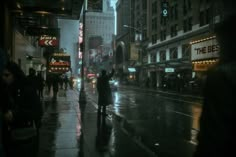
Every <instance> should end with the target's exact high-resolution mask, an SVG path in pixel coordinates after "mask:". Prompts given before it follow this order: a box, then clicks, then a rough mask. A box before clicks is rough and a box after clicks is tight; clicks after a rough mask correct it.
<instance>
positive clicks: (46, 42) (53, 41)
mask: <svg viewBox="0 0 236 157" xmlns="http://www.w3.org/2000/svg"><path fill="white" fill-rule="evenodd" d="M58 43H59V41H58V38H57V37H53V36H40V38H39V46H53V47H54V46H58Z"/></svg>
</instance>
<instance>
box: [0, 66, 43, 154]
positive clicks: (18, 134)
mask: <svg viewBox="0 0 236 157" xmlns="http://www.w3.org/2000/svg"><path fill="white" fill-rule="evenodd" d="M1 79H2V85H1V86H2V88H1V90H3V91H4V92H2V94H1V104H3V105H4V106H3V115H4V123H3V125H4V126H3V128H4V130H3V141H4V148H5V150H6V156H7V157H16V156H24V157H35V156H36V153H37V146H38V144H37V143H38V141H37V128H36V126H35V125H36V124H35V120H36V119H40V117H41V116H42V110H41V105H40V100H39V99H38V96H37V94H36V91H35V89H33V88H32V86H31V84H30V83H28V81H27V79H26V76H25V74H24V73H23V71H22V70H21V69H20V67H19V66H18V65H17V64H15V63H13V62H9V63H7V65H6V66H5V68H4V70H3V73H2V75H1Z"/></svg>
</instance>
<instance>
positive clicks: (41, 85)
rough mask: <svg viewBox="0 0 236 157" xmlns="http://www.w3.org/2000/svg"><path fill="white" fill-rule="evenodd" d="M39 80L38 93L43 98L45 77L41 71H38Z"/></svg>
mask: <svg viewBox="0 0 236 157" xmlns="http://www.w3.org/2000/svg"><path fill="white" fill-rule="evenodd" d="M37 81H38V87H37V91H38V95H39V97H40V98H43V88H44V79H43V77H42V73H41V72H38V74H37Z"/></svg>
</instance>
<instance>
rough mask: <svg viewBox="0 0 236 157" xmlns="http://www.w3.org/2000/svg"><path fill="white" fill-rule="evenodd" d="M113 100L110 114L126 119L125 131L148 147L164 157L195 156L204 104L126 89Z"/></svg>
mask: <svg viewBox="0 0 236 157" xmlns="http://www.w3.org/2000/svg"><path fill="white" fill-rule="evenodd" d="M93 93H94V92H93ZM113 98H114V105H113V106H110V108H109V109H110V111H111V112H112V113H114V114H115V115H118V116H121V117H124V118H125V119H126V121H125V123H124V125H123V127H124V128H125V130H126V131H127V132H128V133H129V134H130V135H131V136H134V137H135V139H137V140H138V141H139V142H140V143H142V144H143V145H144V146H145V147H148V149H150V150H151V151H152V152H154V153H155V154H156V155H158V156H161V157H166V156H171V157H175V156H176V157H177V156H181V157H190V156H192V153H193V151H194V148H195V145H196V135H197V133H198V130H199V126H198V120H199V117H200V114H201V102H198V101H196V102H195V101H194V100H193V101H191V100H184V99H181V98H179V97H176V98H174V97H172V98H169V97H166V96H165V97H163V96H160V95H159V94H156V93H153V92H152V93H150V92H149V93H148V92H147V93H145V92H143V91H142V92H139V91H137V90H136V91H135V90H124V89H120V90H119V91H118V92H114V93H113ZM93 100H94V101H95V102H96V95H94V99H93Z"/></svg>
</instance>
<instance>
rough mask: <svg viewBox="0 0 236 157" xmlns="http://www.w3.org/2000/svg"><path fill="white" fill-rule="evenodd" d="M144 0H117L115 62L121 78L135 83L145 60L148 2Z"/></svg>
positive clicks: (141, 73)
mask: <svg viewBox="0 0 236 157" xmlns="http://www.w3.org/2000/svg"><path fill="white" fill-rule="evenodd" d="M148 3H149V1H146V0H129V1H126V0H118V2H117V4H116V12H117V36H116V51H115V55H114V57H115V64H116V69H117V71H118V75H119V78H120V79H121V80H128V81H129V82H130V83H134V84H137V83H139V82H140V80H141V77H142V75H143V72H142V68H141V65H142V63H143V62H147V59H146V60H145V59H143V58H146V57H145V56H147V54H146V53H145V52H146V51H145V47H146V46H147V43H148V42H147V41H148V33H147V31H148V29H147V28H148V27H147V22H148V19H147V18H148V16H147V15H148V14H147V11H148V8H147V7H148V5H147V4H148Z"/></svg>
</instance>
